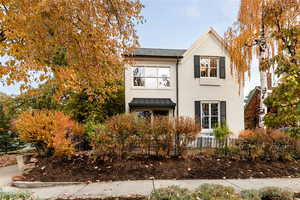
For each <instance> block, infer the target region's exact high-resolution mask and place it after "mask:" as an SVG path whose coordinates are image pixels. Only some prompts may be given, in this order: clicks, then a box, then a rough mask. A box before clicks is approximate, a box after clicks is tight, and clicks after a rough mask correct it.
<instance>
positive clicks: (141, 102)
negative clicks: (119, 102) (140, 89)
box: [129, 98, 176, 108]
mask: <svg viewBox="0 0 300 200" xmlns="http://www.w3.org/2000/svg"><path fill="white" fill-rule="evenodd" d="M175 106H176V103H174V102H173V101H172V100H171V99H167V98H133V99H132V101H131V102H130V103H129V107H130V108H141V107H147V108H149V107H150V108H154V107H155V108H175Z"/></svg>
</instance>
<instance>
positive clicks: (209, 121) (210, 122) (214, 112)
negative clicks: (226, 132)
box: [201, 103, 220, 129]
mask: <svg viewBox="0 0 300 200" xmlns="http://www.w3.org/2000/svg"><path fill="white" fill-rule="evenodd" d="M201 109H202V112H201V113H202V116H201V118H202V123H201V124H202V128H203V129H213V128H214V127H216V126H217V125H218V123H219V113H220V112H219V103H202V104H201Z"/></svg>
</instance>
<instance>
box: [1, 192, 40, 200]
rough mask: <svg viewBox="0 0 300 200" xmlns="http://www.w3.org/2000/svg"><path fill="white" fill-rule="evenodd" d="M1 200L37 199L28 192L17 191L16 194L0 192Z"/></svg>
mask: <svg viewBox="0 0 300 200" xmlns="http://www.w3.org/2000/svg"><path fill="white" fill-rule="evenodd" d="M0 199H1V200H38V198H37V197H35V196H33V195H32V194H31V193H29V192H24V191H18V192H1V190H0Z"/></svg>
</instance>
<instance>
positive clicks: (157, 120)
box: [148, 116, 175, 157]
mask: <svg viewBox="0 0 300 200" xmlns="http://www.w3.org/2000/svg"><path fill="white" fill-rule="evenodd" d="M149 128H150V129H149V132H148V133H149V134H150V137H151V140H152V141H151V143H152V144H153V147H154V151H155V154H156V155H157V156H163V157H169V156H170V155H171V153H172V152H173V150H174V139H175V137H174V134H173V133H174V132H173V125H172V123H171V121H170V120H169V118H168V117H161V116H158V117H154V118H153V119H152V122H151V124H150V127H149Z"/></svg>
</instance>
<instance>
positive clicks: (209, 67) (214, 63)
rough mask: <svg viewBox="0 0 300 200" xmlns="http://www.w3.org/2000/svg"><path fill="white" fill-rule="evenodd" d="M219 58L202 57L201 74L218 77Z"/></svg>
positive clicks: (202, 75)
mask: <svg viewBox="0 0 300 200" xmlns="http://www.w3.org/2000/svg"><path fill="white" fill-rule="evenodd" d="M218 68H219V58H218V57H200V76H201V77H213V78H217V77H218Z"/></svg>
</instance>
